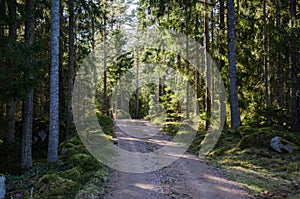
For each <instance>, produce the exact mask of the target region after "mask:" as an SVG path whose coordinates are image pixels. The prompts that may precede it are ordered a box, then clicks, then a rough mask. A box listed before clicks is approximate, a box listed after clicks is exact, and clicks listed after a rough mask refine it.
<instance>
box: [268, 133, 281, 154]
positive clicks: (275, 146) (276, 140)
mask: <svg viewBox="0 0 300 199" xmlns="http://www.w3.org/2000/svg"><path fill="white" fill-rule="evenodd" d="M270 145H271V147H272V149H274V150H275V151H277V152H278V153H282V150H281V148H282V147H283V144H282V143H281V142H280V138H279V137H277V136H276V137H273V138H272V139H271V143H270Z"/></svg>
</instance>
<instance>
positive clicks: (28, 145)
mask: <svg viewBox="0 0 300 199" xmlns="http://www.w3.org/2000/svg"><path fill="white" fill-rule="evenodd" d="M33 1H34V0H26V11H27V12H28V13H29V17H28V18H27V19H26V21H25V43H26V45H27V47H30V46H31V45H32V44H33V42H34V2H33ZM32 59H33V58H32V56H30V57H29V58H28V64H29V65H31V66H30V67H31V68H32V63H33V60H32ZM26 78H27V79H28V80H29V81H32V80H33V79H34V77H33V74H32V73H31V72H30V71H29V72H27V74H26ZM33 92H34V89H33V88H29V89H28V91H27V95H26V98H25V99H24V101H23V123H22V126H23V127H22V133H23V134H22V155H21V167H22V168H23V169H30V168H31V167H32V120H33Z"/></svg>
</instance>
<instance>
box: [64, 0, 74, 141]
mask: <svg viewBox="0 0 300 199" xmlns="http://www.w3.org/2000/svg"><path fill="white" fill-rule="evenodd" d="M68 7H69V14H70V16H69V59H68V115H67V129H66V139H67V140H69V139H71V137H72V129H71V128H72V125H73V110H72V93H73V79H74V34H75V30H74V1H73V0H69V1H68Z"/></svg>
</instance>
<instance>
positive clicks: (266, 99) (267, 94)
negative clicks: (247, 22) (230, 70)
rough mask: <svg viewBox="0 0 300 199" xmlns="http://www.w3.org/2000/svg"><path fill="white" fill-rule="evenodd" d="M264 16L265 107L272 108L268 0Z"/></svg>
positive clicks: (268, 123) (269, 121)
mask: <svg viewBox="0 0 300 199" xmlns="http://www.w3.org/2000/svg"><path fill="white" fill-rule="evenodd" d="M263 14H264V28H263V29H264V35H263V38H264V78H265V106H266V107H269V106H270V96H269V67H268V64H269V63H268V56H267V53H268V44H267V12H266V0H264V1H263ZM270 124H271V120H270V117H269V116H267V125H270Z"/></svg>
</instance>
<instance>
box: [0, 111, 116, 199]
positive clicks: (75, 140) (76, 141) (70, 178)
mask: <svg viewBox="0 0 300 199" xmlns="http://www.w3.org/2000/svg"><path fill="white" fill-rule="evenodd" d="M97 116H98V119H99V123H100V125H101V127H102V130H103V131H104V133H105V134H106V135H107V136H112V134H113V122H112V120H111V119H110V118H109V117H107V116H103V115H100V114H97ZM43 153H44V152H43ZM59 153H60V158H59V161H58V162H56V163H53V164H49V163H47V162H46V160H45V158H43V159H35V162H33V168H32V169H30V170H29V171H19V172H18V173H14V174H11V173H8V172H3V173H4V174H5V177H6V198H9V199H10V198H14V199H15V198H22V199H23V198H24V199H27V198H34V199H42V198H49V199H51V198H53V199H59V198H61V199H70V198H87V199H88V198H92V197H94V198H95V197H96V198H101V195H102V194H103V185H104V184H105V182H106V181H107V180H108V177H107V168H106V167H105V166H104V165H103V164H102V163H101V162H99V161H98V160H96V159H95V158H94V157H93V156H92V155H91V154H90V153H89V152H88V151H87V149H86V147H85V146H84V145H83V144H82V141H81V139H80V138H79V136H78V135H76V136H74V137H72V139H71V140H69V141H65V142H62V143H61V144H60V146H59ZM14 161H16V160H15V159H14ZM10 163H12V162H10ZM15 164H19V162H15ZM16 167H17V166H16ZM19 170H20V169H19Z"/></svg>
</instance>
